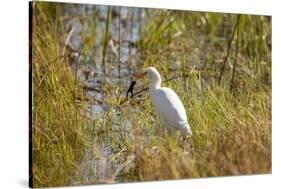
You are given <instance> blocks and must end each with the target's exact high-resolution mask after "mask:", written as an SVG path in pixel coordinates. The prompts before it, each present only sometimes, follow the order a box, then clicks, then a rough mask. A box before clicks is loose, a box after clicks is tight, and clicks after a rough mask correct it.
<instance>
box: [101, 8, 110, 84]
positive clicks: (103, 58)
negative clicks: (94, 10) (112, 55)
mask: <svg viewBox="0 0 281 189" xmlns="http://www.w3.org/2000/svg"><path fill="white" fill-rule="evenodd" d="M110 11H111V7H110V6H109V7H108V9H107V16H106V25H105V35H104V40H103V50H102V65H103V74H104V78H105V80H106V67H105V56H106V47H107V38H108V29H109V17H110Z"/></svg>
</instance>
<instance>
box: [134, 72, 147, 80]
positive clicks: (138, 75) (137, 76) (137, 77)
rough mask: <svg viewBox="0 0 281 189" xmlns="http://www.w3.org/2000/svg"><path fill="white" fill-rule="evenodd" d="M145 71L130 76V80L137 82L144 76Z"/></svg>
mask: <svg viewBox="0 0 281 189" xmlns="http://www.w3.org/2000/svg"><path fill="white" fill-rule="evenodd" d="M146 73H147V72H146V71H142V72H136V73H134V74H133V75H132V80H138V79H140V78H142V77H143V76H145V75H146Z"/></svg>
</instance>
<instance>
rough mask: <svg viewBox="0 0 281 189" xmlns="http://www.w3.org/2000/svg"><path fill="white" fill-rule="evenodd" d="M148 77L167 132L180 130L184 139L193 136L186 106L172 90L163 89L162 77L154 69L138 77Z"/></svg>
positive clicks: (151, 92) (156, 107) (154, 100)
mask: <svg viewBox="0 0 281 189" xmlns="http://www.w3.org/2000/svg"><path fill="white" fill-rule="evenodd" d="M144 75H146V76H147V77H148V79H149V94H150V96H151V98H152V104H153V107H154V109H155V110H156V112H157V114H158V116H159V118H160V120H161V123H162V125H163V126H164V128H166V129H167V130H172V129H176V130H179V131H180V132H181V134H182V136H184V137H189V136H191V135H192V132H191V129H190V126H189V124H188V121H187V116H186V112H185V109H184V106H183V104H182V102H181V100H180V99H179V97H178V96H177V94H176V93H175V92H174V91H173V90H172V89H170V88H167V87H161V76H160V74H159V72H158V71H157V70H156V68H154V67H148V68H146V69H145V70H144V72H143V73H141V74H137V75H136V77H137V78H138V77H141V76H144Z"/></svg>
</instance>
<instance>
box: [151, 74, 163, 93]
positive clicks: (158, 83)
mask: <svg viewBox="0 0 281 189" xmlns="http://www.w3.org/2000/svg"><path fill="white" fill-rule="evenodd" d="M160 86H161V78H160V77H156V78H154V79H152V80H150V81H149V91H150V92H153V91H155V90H156V89H159V88H160Z"/></svg>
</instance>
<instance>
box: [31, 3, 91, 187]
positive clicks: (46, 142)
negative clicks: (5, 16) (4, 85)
mask: <svg viewBox="0 0 281 189" xmlns="http://www.w3.org/2000/svg"><path fill="white" fill-rule="evenodd" d="M33 9H34V14H33V18H32V21H33V26H34V27H33V31H32V49H31V50H32V54H33V57H32V91H33V97H32V162H33V164H32V172H33V181H32V182H33V184H34V185H33V186H34V187H39V186H40V187H42V186H59V185H65V184H70V183H71V175H72V174H73V173H74V171H75V170H76V169H77V160H79V159H81V158H82V156H83V153H84V151H85V148H86V142H85V141H86V139H87V133H86V132H85V131H84V129H83V128H84V125H85V123H86V119H85V116H84V115H83V114H84V112H83V111H84V108H83V106H84V103H81V102H80V103H78V102H77V100H76V98H75V96H76V95H75V94H80V95H82V93H81V90H79V87H76V85H75V78H74V77H73V74H72V72H71V71H70V69H69V59H68V57H66V56H63V55H62V50H63V48H64V46H63V45H62V44H63V43H60V40H59V35H58V33H57V29H58V26H57V22H58V21H57V20H56V22H53V21H54V20H53V19H50V18H51V15H53V14H54V12H56V11H57V10H54V9H50V7H48V4H40V3H38V4H37V2H36V4H35V5H34V6H33Z"/></svg>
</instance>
